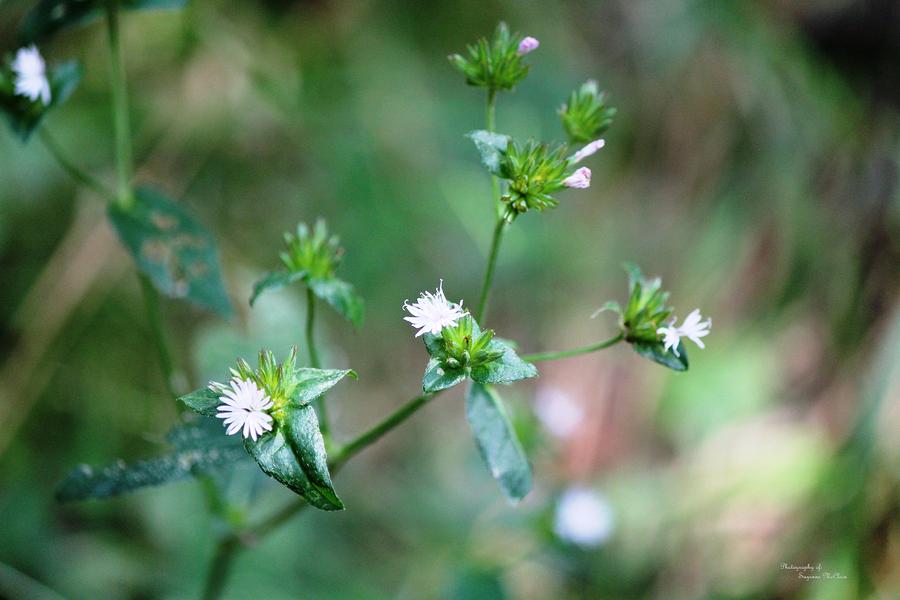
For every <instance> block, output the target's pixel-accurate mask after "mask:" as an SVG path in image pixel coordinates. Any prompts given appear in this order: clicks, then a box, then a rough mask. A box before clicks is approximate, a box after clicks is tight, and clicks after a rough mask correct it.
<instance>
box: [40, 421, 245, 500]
mask: <svg viewBox="0 0 900 600" xmlns="http://www.w3.org/2000/svg"><path fill="white" fill-rule="evenodd" d="M203 421H209V419H204V420H203ZM213 425H215V423H208V422H202V423H193V424H182V425H178V426H176V428H175V429H174V430H173V432H170V434H169V436H167V437H168V439H169V441H170V443H172V444H173V445H174V446H175V447H176V450H175V451H174V452H171V453H169V454H166V455H164V456H158V457H156V458H151V459H147V460H140V461H137V462H134V463H130V464H129V463H125V462H124V461H117V462H115V463H112V464H110V465H106V466H104V467H97V468H94V467H89V466H88V465H81V466H79V467H77V468H76V469H75V470H73V471H72V472H71V473H69V475H68V476H67V477H66V478H65V479H64V480H63V482H62V483H61V484H60V485H59V487H58V488H57V490H56V498H57V500H59V501H60V502H70V501H73V500H86V499H88V498H107V497H109V496H118V495H119V494H124V493H126V492H131V491H134V490H137V489H140V488H144V487H148V486H155V485H161V484H164V483H170V482H173V481H179V480H182V479H187V478H189V477H196V476H198V475H203V474H206V473H208V472H210V471H213V470H215V469H219V468H222V467H227V466H230V465H232V464H234V463H235V462H237V461H240V460H242V459H246V458H247V453H246V452H245V451H244V448H243V447H241V445H240V443H239V442H238V440H237V439H236V438H234V437H230V436H227V435H225V432H224V430H221V428H219V432H218V435H215V434H214V433H213V431H211V428H212V426H213Z"/></svg>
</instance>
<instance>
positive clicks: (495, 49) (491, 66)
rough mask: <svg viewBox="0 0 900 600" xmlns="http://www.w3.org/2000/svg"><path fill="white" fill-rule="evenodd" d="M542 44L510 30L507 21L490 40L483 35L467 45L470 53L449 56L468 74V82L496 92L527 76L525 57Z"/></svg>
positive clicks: (499, 26) (510, 87) (456, 65)
mask: <svg viewBox="0 0 900 600" xmlns="http://www.w3.org/2000/svg"><path fill="white" fill-rule="evenodd" d="M538 46H539V42H538V41H537V40H536V39H535V38H533V37H527V36H522V35H519V34H518V33H510V31H509V27H507V26H506V23H500V24H499V25H497V29H496V31H495V32H494V37H493V38H492V39H491V40H490V41H489V40H487V39H485V38H481V39H479V40H478V41H477V42H475V43H474V44H469V45H468V46H466V56H463V55H461V54H451V55H450V56H448V57H447V58H448V59H449V60H450V63H451V64H452V65H453V66H454V67H456V68H457V69H459V70H460V71H461V72H462V74H463V75H465V76H466V83H468V84H469V85H474V86H477V87H483V88H487V89H488V91H489V92H490V93H494V92H496V91H498V90H511V89H513V88H514V87H515V86H516V84H518V83H519V82H520V81H522V80H523V79H525V76H526V75H528V65H526V64H525V63H524V62H523V61H522V57H524V56H525V55H526V54H528V53H530V52H532V51H533V50H535V49H536V48H537V47H538Z"/></svg>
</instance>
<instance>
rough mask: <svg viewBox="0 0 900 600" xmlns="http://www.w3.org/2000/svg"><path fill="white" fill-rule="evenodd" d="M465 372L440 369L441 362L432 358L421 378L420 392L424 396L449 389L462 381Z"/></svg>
mask: <svg viewBox="0 0 900 600" xmlns="http://www.w3.org/2000/svg"><path fill="white" fill-rule="evenodd" d="M465 378H466V372H465V371H464V370H462V369H445V368H444V367H441V361H440V360H438V359H437V358H432V359H430V360H429V361H428V365H427V366H426V367H425V376H424V377H423V378H422V390H423V391H424V392H425V393H426V394H432V393H434V392H439V391H440V390H446V389H447V388H451V387H453V386H454V385H456V384H457V383H460V382H462V381H464V380H465Z"/></svg>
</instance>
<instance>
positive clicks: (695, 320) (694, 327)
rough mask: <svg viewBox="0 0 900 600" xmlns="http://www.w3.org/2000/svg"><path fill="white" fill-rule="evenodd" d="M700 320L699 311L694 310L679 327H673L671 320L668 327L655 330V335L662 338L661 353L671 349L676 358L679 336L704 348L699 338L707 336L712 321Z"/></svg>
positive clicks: (673, 323)
mask: <svg viewBox="0 0 900 600" xmlns="http://www.w3.org/2000/svg"><path fill="white" fill-rule="evenodd" d="M702 319H703V317H702V316H701V315H700V309H699V308H695V309H694V310H693V311H691V313H690V314H689V315H688V316H687V317H685V319H684V322H683V323H682V324H681V326H680V327H675V320H674V319H673V320H672V322H671V323H670V324H669V325H666V326H665V327H660V328H659V329H657V330H656V333H657V334H659V335H661V336H663V344H664V346H663V351H665V352H668V351H669V348H673V352H674V353H675V356H678V342H680V341H681V336H684V337H686V338H688V339H689V340H691V341H692V342H694V343H695V344H697V346H699V347H700V348H706V346H705V345H704V344H703V340H701V339H700V338H703V337H706V336H707V335H709V330H710V328H711V327H712V319H706V320H705V321H703V320H702Z"/></svg>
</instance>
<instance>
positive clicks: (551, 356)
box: [522, 333, 625, 362]
mask: <svg viewBox="0 0 900 600" xmlns="http://www.w3.org/2000/svg"><path fill="white" fill-rule="evenodd" d="M623 339H625V334H624V333H619V335H617V336H615V337H611V338H609V339H608V340H603V341H602V342H597V343H596V344H590V345H589V346H582V347H581V348H573V349H571V350H560V351H558V352H538V353H536V354H526V355H525V356H523V357H522V360H527V361H528V362H540V361H543V360H557V359H559V358H569V357H571V356H579V355H581V354H589V353H591V352H596V351H597V350H603V349H604V348H609V347H610V346H615V345H616V344H618V343H619V342H621V341H622V340H623Z"/></svg>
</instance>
